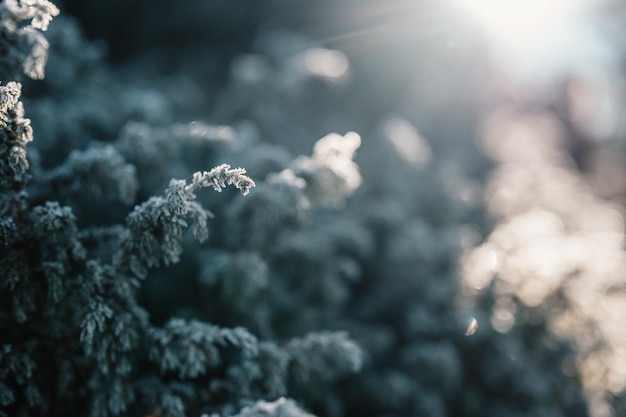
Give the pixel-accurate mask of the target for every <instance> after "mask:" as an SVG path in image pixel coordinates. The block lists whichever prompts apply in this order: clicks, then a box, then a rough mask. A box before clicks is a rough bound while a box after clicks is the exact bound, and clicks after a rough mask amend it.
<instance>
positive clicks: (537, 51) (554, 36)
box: [449, 0, 598, 72]
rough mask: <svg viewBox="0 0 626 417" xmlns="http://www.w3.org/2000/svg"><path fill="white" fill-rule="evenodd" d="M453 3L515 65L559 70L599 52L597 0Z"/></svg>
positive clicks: (458, 0) (474, 0)
mask: <svg viewBox="0 0 626 417" xmlns="http://www.w3.org/2000/svg"><path fill="white" fill-rule="evenodd" d="M449 1H451V2H452V3H453V5H454V6H455V7H456V9H457V10H458V11H459V12H460V13H461V14H462V15H463V16H464V17H465V18H466V20H468V22H471V23H473V25H474V26H477V27H478V28H479V29H480V30H481V31H482V32H483V34H484V35H485V36H486V38H487V39H488V41H489V43H490V44H491V45H492V46H493V47H494V48H495V50H496V52H498V54H499V56H498V57H499V59H501V60H502V61H503V62H502V63H503V64H505V65H509V66H513V67H515V69H521V70H531V71H533V70H535V71H536V70H539V71H545V72H551V71H552V72H553V71H555V70H556V71H558V70H562V68H563V67H566V66H575V65H577V64H579V63H580V62H576V61H580V60H581V59H587V60H588V59H589V54H597V53H598V43H597V38H596V34H595V33H594V31H593V29H592V22H591V19H590V13H589V11H590V6H592V3H593V1H592V0H449ZM596 4H597V2H596ZM583 55H584V56H585V58H582V56H583Z"/></svg>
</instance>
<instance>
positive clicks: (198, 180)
mask: <svg viewBox="0 0 626 417" xmlns="http://www.w3.org/2000/svg"><path fill="white" fill-rule="evenodd" d="M245 173H246V170H245V169H244V168H233V169H231V168H230V165H228V164H222V165H219V166H216V167H215V168H213V169H212V170H210V171H203V172H196V173H195V174H193V180H192V182H191V184H189V185H187V186H186V187H185V189H186V190H187V191H190V192H193V191H194V190H196V189H197V188H201V187H213V189H214V190H215V191H217V192H222V189H223V188H226V186H227V185H234V186H235V187H236V188H237V189H238V190H239V191H241V194H243V195H247V194H248V193H249V192H250V189H251V188H252V187H254V186H255V185H256V184H255V183H254V181H253V180H252V179H251V178H250V177H248V176H247V175H245Z"/></svg>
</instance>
